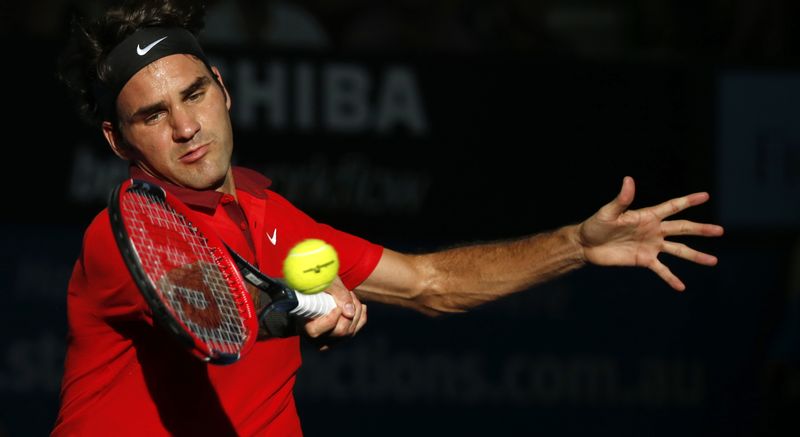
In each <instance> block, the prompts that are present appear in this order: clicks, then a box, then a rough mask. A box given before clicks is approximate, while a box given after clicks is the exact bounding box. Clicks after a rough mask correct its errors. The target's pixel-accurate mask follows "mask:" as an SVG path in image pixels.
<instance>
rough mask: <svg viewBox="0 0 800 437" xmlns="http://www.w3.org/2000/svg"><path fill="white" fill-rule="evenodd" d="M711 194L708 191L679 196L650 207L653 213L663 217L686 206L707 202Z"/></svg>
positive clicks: (675, 212)
mask: <svg viewBox="0 0 800 437" xmlns="http://www.w3.org/2000/svg"><path fill="white" fill-rule="evenodd" d="M709 198H710V196H709V195H708V193H706V192H702V193H694V194H689V195H688V196H683V197H678V198H675V199H670V200H667V201H666V202H664V203H661V204H659V205H656V206H654V207H652V208H650V209H651V210H652V211H653V213H654V214H655V215H656V216H657V217H658V218H661V219H664V218H666V217H669V216H671V215H673V214H677V213H679V212H681V211H683V210H684V209H686V208H689V207H692V206H696V205H700V204H701V203H705V202H706V201H707V200H708V199H709Z"/></svg>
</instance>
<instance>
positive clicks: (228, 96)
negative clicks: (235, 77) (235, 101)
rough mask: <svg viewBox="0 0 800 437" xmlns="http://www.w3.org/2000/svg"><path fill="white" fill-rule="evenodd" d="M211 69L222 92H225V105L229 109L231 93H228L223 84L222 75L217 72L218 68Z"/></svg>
mask: <svg viewBox="0 0 800 437" xmlns="http://www.w3.org/2000/svg"><path fill="white" fill-rule="evenodd" d="M211 71H212V72H213V73H214V75H215V76H217V80H218V81H219V84H220V86H221V87H222V92H224V93H225V106H227V107H228V110H229V111H230V109H231V95H230V94H229V93H228V88H227V87H226V86H225V82H223V81H222V75H221V74H219V69H218V68H217V67H211Z"/></svg>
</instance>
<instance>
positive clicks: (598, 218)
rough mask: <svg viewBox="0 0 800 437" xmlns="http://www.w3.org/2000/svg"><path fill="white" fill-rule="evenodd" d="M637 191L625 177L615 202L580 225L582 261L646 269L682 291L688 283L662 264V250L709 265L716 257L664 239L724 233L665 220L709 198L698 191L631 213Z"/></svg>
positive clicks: (716, 228) (708, 226) (715, 228)
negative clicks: (630, 208) (685, 283)
mask: <svg viewBox="0 0 800 437" xmlns="http://www.w3.org/2000/svg"><path fill="white" fill-rule="evenodd" d="M635 191H636V188H635V185H634V182H633V178H631V177H630V176H626V177H625V179H624V180H623V182H622V189H621V190H620V193H619V195H618V196H617V198H616V199H614V200H613V201H611V202H610V203H609V204H607V205H605V206H603V207H602V208H600V210H599V211H597V212H596V213H595V214H594V215H593V216H591V217H590V218H588V219H587V220H586V221H584V222H583V223H581V224H580V226H579V230H578V237H579V241H580V243H581V245H582V246H583V252H584V257H585V258H586V261H588V262H590V263H592V264H597V265H604V266H636V267H647V268H649V269H650V270H652V271H654V272H655V273H656V274H657V275H658V276H660V277H661V279H663V280H664V281H666V282H667V284H669V285H670V286H671V287H672V288H674V289H675V290H678V291H683V290H685V289H686V285H684V283H683V282H682V281H681V280H680V279H678V277H677V276H675V275H674V274H673V273H672V272H671V271H670V270H669V268H667V266H665V265H664V264H662V263H661V261H659V259H658V255H659V254H660V253H661V252H665V253H668V254H670V255H674V256H677V257H680V258H683V259H686V260H689V261H692V262H695V263H697V264H702V265H707V266H713V265H716V264H717V258H716V257H715V256H713V255H709V254H706V253H702V252H698V251H696V250H694V249H692V248H690V247H688V246H686V245H685V244H682V243H675V242H672V241H667V240H665V237H671V236H676V235H695V236H703V237H718V236H720V235H722V234H723V232H724V231H723V229H722V226H718V225H712V224H704V223H695V222H692V221H688V220H665V219H666V218H667V217H669V216H671V215H674V214H677V213H679V212H681V211H683V210H685V209H687V208H689V207H692V206H695V205H700V204H702V203H705V202H706V201H707V200H708V199H709V195H708V193H702V192H701V193H694V194H689V195H688V196H683V197H678V198H675V199H672V200H668V201H666V202H664V203H661V204H659V205H656V206H651V207H648V208H642V209H637V210H630V211H628V210H627V209H628V207H629V206H630V205H631V203H632V202H633V197H634V194H635Z"/></svg>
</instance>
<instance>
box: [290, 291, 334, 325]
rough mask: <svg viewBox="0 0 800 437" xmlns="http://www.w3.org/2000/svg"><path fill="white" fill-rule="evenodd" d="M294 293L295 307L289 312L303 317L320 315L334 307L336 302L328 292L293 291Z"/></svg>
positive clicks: (312, 317)
mask: <svg viewBox="0 0 800 437" xmlns="http://www.w3.org/2000/svg"><path fill="white" fill-rule="evenodd" d="M295 295H296V296H297V307H295V308H294V309H293V310H291V311H290V312H289V313H290V314H294V315H296V316H298V317H302V318H304V319H316V318H317V317H322V316H324V315H326V314H328V313H329V312H331V310H332V309H334V308H336V302H335V301H334V300H333V296H331V295H330V294H328V293H316V294H303V293H295Z"/></svg>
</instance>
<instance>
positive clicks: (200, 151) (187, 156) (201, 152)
mask: <svg viewBox="0 0 800 437" xmlns="http://www.w3.org/2000/svg"><path fill="white" fill-rule="evenodd" d="M208 146H209V144H203V145H202V146H197V147H193V148H191V149H190V150H189V151H188V152H186V153H184V154H183V156H181V157H180V158H178V161H180V162H181V163H183V164H191V163H193V162H197V161H199V160H200V159H202V158H203V157H204V156H206V153H208Z"/></svg>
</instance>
